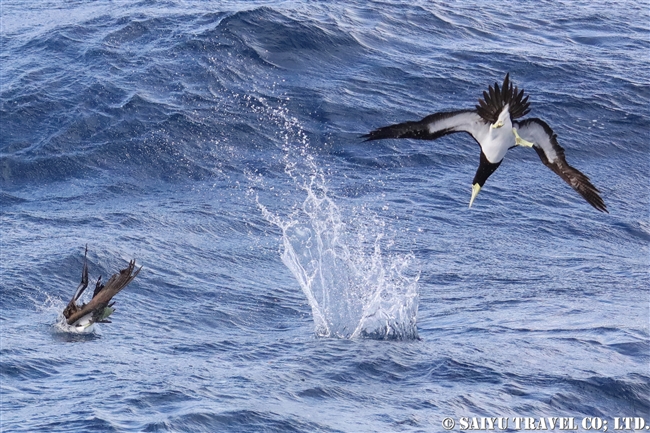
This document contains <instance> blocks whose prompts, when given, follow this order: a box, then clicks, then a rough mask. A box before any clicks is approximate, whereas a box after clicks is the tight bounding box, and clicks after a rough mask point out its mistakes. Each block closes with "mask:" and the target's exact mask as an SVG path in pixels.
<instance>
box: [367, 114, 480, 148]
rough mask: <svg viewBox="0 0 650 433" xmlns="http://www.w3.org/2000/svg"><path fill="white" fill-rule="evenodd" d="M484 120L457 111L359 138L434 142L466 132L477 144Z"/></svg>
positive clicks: (380, 129)
mask: <svg viewBox="0 0 650 433" xmlns="http://www.w3.org/2000/svg"><path fill="white" fill-rule="evenodd" d="M485 123H486V122H485V120H483V119H482V118H481V116H479V115H478V113H477V112H476V110H458V111H448V112H443V113H436V114H431V115H429V116H427V117H425V118H424V119H422V120H420V121H416V122H404V123H398V124H395V125H389V126H384V127H383V128H378V129H375V130H374V131H371V132H370V133H368V134H366V135H362V136H361V138H365V139H366V140H365V141H371V140H381V139H383V138H416V139H420V140H435V139H436V138H440V137H442V136H445V135H447V134H453V133H455V132H467V133H469V134H471V135H472V137H474V139H475V140H476V141H477V142H478V141H479V140H480V138H481V137H480V136H481V132H482V131H483V133H484V131H485V130H486V128H485Z"/></svg>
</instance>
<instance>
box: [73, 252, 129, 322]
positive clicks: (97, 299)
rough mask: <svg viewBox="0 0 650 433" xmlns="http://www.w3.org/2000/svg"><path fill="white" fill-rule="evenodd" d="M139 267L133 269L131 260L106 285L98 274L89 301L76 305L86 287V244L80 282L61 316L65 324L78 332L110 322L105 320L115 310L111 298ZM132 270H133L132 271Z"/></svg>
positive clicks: (125, 284)
mask: <svg viewBox="0 0 650 433" xmlns="http://www.w3.org/2000/svg"><path fill="white" fill-rule="evenodd" d="M141 269H142V266H141V267H140V268H138V269H137V270H135V260H131V261H130V262H129V266H128V267H127V268H126V269H122V270H121V271H120V272H119V273H117V274H114V275H113V276H112V277H111V278H110V279H109V280H108V282H107V283H106V285H104V284H102V277H101V276H100V277H99V278H98V279H97V284H95V291H94V292H93V298H92V299H91V301H90V302H88V303H87V304H81V305H77V300H79V297H80V296H81V294H82V293H83V292H84V290H86V287H88V246H86V252H85V254H84V266H83V270H82V271H81V283H79V287H77V290H76V292H75V294H74V296H73V297H72V299H71V300H70V302H69V303H68V306H67V307H65V310H63V316H64V317H65V318H66V322H67V324H68V325H70V326H72V327H73V329H74V330H76V331H78V332H91V331H92V330H93V327H94V324H95V323H111V321H110V320H107V319H108V316H110V315H111V314H112V313H113V311H115V309H114V308H113V305H114V304H115V302H113V303H110V302H111V299H113V296H115V295H117V294H118V293H119V292H120V291H121V290H122V289H123V288H125V287H126V286H127V285H128V284H129V283H130V282H131V281H133V279H134V278H135V277H136V276H137V275H138V273H139V272H140V270H141ZM134 270H135V272H133V271H134Z"/></svg>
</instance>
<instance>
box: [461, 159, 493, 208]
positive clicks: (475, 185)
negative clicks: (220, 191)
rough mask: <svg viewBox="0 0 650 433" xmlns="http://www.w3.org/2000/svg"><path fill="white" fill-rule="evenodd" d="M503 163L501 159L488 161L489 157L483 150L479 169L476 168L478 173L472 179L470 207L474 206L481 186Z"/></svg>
mask: <svg viewBox="0 0 650 433" xmlns="http://www.w3.org/2000/svg"><path fill="white" fill-rule="evenodd" d="M499 165H501V161H499V162H497V163H492V162H490V161H488V159H487V157H486V156H485V154H484V153H483V152H481V160H480V162H479V165H478V170H476V175H474V180H473V181H472V198H470V200H469V207H472V203H474V199H475V198H476V196H477V195H478V193H479V191H481V188H483V185H484V184H485V181H486V180H487V179H488V177H490V175H491V174H492V173H494V172H495V171H496V169H497V168H499Z"/></svg>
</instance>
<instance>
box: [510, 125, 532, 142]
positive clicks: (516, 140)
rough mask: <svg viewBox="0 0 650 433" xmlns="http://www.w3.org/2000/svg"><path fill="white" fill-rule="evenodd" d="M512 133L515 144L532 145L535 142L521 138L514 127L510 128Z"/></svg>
mask: <svg viewBox="0 0 650 433" xmlns="http://www.w3.org/2000/svg"><path fill="white" fill-rule="evenodd" d="M512 133H513V134H515V144H516V145H517V146H524V147H533V146H534V145H535V143H531V142H530V141H526V140H524V139H523V138H521V137H520V136H519V134H518V133H517V129H516V128H512Z"/></svg>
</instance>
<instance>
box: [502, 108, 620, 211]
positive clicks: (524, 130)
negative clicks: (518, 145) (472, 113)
mask: <svg viewBox="0 0 650 433" xmlns="http://www.w3.org/2000/svg"><path fill="white" fill-rule="evenodd" d="M513 126H514V127H515V128H516V129H517V131H518V133H519V135H520V136H521V137H522V138H524V139H525V140H527V141H531V142H533V143H534V144H533V148H534V149H535V151H536V152H537V155H539V158H540V159H541V160H542V162H543V163H544V165H546V166H547V167H548V168H550V169H551V170H553V171H554V172H555V173H556V174H557V175H558V176H560V177H561V178H562V179H564V181H565V182H566V183H568V184H569V185H570V186H571V188H573V189H574V190H576V191H577V192H578V194H580V195H581V196H582V197H584V199H585V200H587V202H588V203H589V204H590V205H592V206H593V207H594V208H596V209H597V210H599V211H601V212H608V211H607V206H605V202H604V201H603V199H602V198H601V197H600V191H598V189H597V188H596V187H595V186H594V185H593V184H592V183H591V181H590V180H589V178H588V177H587V176H586V175H585V174H583V173H582V172H580V171H579V170H577V169H575V168H573V167H571V166H570V165H569V163H567V162H566V158H565V157H564V149H563V148H562V146H560V145H559V144H558V142H557V135H556V134H555V133H554V132H553V130H552V129H551V127H550V126H548V125H547V124H546V122H544V121H543V120H541V119H537V118H530V119H525V120H522V121H520V122H513ZM608 213H609V212H608Z"/></svg>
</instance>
